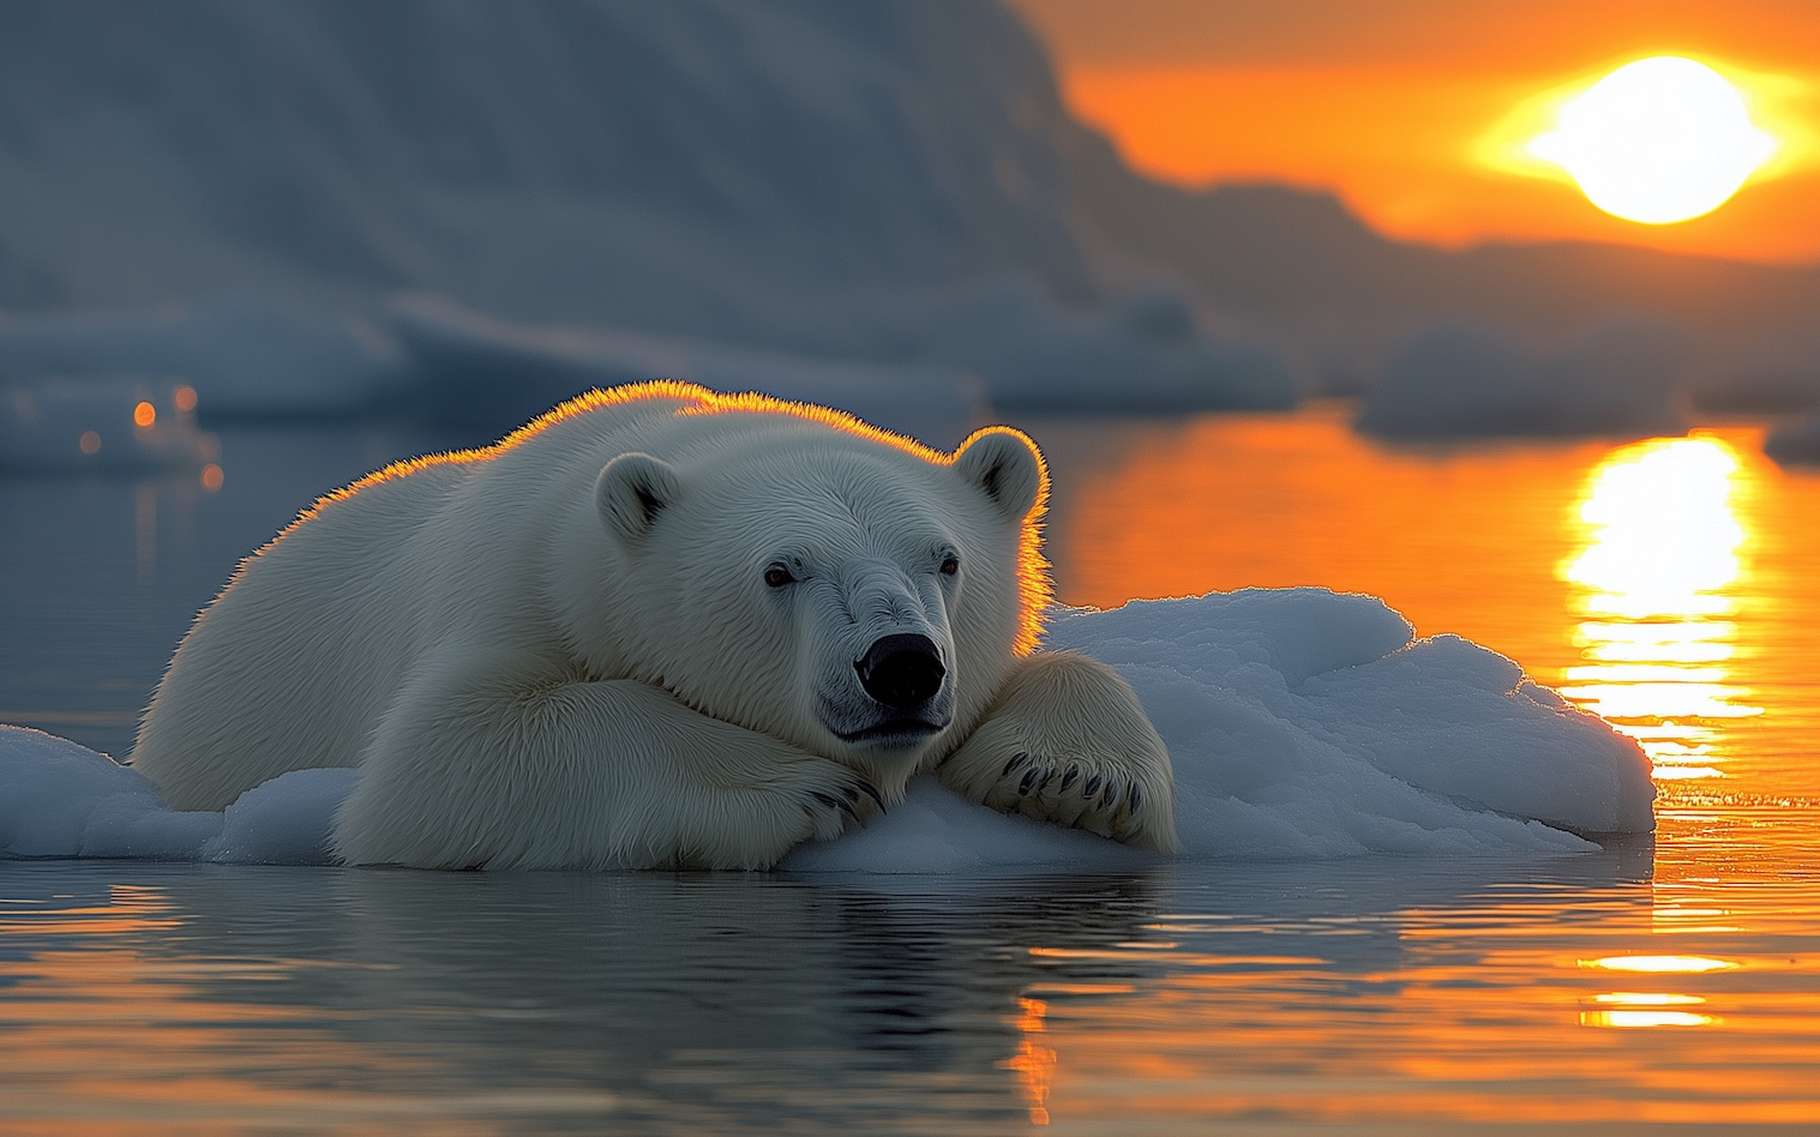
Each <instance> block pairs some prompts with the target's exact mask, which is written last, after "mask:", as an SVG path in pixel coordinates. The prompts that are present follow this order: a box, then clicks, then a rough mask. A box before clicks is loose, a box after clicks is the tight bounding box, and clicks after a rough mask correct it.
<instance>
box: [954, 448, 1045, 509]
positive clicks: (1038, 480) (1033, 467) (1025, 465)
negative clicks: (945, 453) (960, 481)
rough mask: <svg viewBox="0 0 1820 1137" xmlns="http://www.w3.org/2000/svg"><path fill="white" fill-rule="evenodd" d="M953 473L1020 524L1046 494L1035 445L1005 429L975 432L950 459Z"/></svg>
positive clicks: (1043, 474) (1041, 467)
mask: <svg viewBox="0 0 1820 1137" xmlns="http://www.w3.org/2000/svg"><path fill="white" fill-rule="evenodd" d="M954 469H955V471H956V472H958V473H959V474H960V476H961V477H963V478H965V479H967V481H968V482H970V483H972V484H973V485H974V486H976V487H977V488H978V489H979V491H980V492H981V493H983V494H985V495H986V496H987V497H988V498H989V499H991V501H992V503H993V504H994V505H996V506H998V507H999V509H1000V510H1001V511H1002V512H1003V513H1004V514H1005V515H1006V516H1008V517H1013V518H1017V519H1019V520H1022V519H1023V518H1024V517H1026V516H1028V515H1029V513H1030V511H1031V510H1032V509H1035V508H1036V504H1037V502H1039V501H1041V500H1042V498H1043V495H1044V494H1046V493H1047V492H1048V490H1049V470H1048V467H1047V466H1045V465H1044V463H1043V456H1042V454H1041V453H1040V452H1039V451H1038V450H1037V448H1036V443H1034V442H1032V441H1030V439H1029V437H1028V436H1026V435H1025V434H1024V433H1023V432H1022V431H1017V430H1012V429H1011V428H1010V427H1008V426H989V427H987V428H985V429H984V430H976V431H974V432H973V434H972V435H970V436H969V437H968V439H967V441H965V442H963V443H961V448H960V449H959V450H958V451H956V452H955V455H954Z"/></svg>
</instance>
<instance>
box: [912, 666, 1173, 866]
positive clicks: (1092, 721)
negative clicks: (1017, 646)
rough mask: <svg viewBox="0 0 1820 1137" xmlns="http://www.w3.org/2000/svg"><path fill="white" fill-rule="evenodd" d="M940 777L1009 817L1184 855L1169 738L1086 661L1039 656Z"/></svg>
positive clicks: (1118, 684)
mask: <svg viewBox="0 0 1820 1137" xmlns="http://www.w3.org/2000/svg"><path fill="white" fill-rule="evenodd" d="M936 774H937V776H938V777H940V778H941V780H942V782H943V783H944V784H945V785H947V786H948V788H950V789H952V790H954V791H955V792H956V793H959V794H961V795H962V796H963V797H966V798H969V799H970V800H973V801H977V802H980V803H981V804H984V805H987V806H991V807H992V808H994V809H997V810H1001V811H1003V812H1007V813H1021V814H1023V815H1025V816H1027V817H1032V818H1035V819H1037V820H1039V821H1047V822H1052V823H1054V824H1057V825H1062V826H1067V827H1070V828H1076V829H1085V830H1087V831H1089V832H1091V833H1097V834H1099V835H1100V836H1102V837H1109V838H1111V839H1113V840H1115V841H1122V842H1124V843H1126V844H1129V845H1137V846H1140V847H1143V848H1148V849H1155V850H1158V851H1159V852H1173V851H1175V849H1176V847H1177V846H1176V836H1175V780H1174V776H1173V773H1172V771H1171V768H1170V763H1169V752H1168V750H1167V748H1165V747H1164V745H1163V740H1162V739H1161V738H1160V737H1158V735H1157V733H1156V728H1154V727H1153V726H1151V725H1150V720H1149V719H1148V718H1147V717H1146V716H1145V715H1144V711H1143V708H1142V707H1141V706H1140V705H1139V704H1138V701H1137V696H1136V695H1135V694H1134V693H1133V692H1132V690H1131V688H1130V686H1129V685H1128V684H1126V683H1125V681H1124V680H1123V679H1122V678H1120V677H1119V675H1118V674H1117V673H1116V672H1114V671H1113V670H1112V669H1111V668H1109V667H1106V666H1105V665H1103V664H1100V663H1097V662H1095V661H1093V660H1089V659H1086V658H1084V657H1081V656H1076V655H1065V654H1049V655H1039V656H1033V657H1032V658H1031V659H1030V661H1028V662H1027V663H1026V664H1025V665H1024V666H1023V668H1022V669H1021V671H1020V673H1019V674H1018V675H1017V676H1016V677H1014V678H1013V680H1012V681H1011V683H1010V684H1009V685H1007V687H1006V691H1005V694H1004V695H1003V696H1002V697H1001V698H1000V700H999V703H998V705H997V706H996V707H995V709H994V710H993V711H991V712H990V713H989V714H988V716H987V718H986V720H985V721H984V722H982V723H981V724H980V726H979V728H978V729H977V730H975V731H974V733H973V734H972V736H971V737H969V738H968V739H967V741H966V742H965V743H963V744H962V745H961V747H960V749H958V750H956V751H955V752H954V753H953V754H952V755H951V756H949V758H948V759H947V760H946V761H945V762H943V763H942V765H941V766H940V767H939V768H938V769H937V770H936Z"/></svg>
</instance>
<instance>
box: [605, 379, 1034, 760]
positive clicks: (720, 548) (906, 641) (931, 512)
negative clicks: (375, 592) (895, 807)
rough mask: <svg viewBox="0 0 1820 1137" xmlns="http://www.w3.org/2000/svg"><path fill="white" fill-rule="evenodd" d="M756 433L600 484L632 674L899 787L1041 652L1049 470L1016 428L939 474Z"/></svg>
mask: <svg viewBox="0 0 1820 1137" xmlns="http://www.w3.org/2000/svg"><path fill="white" fill-rule="evenodd" d="M744 417H745V418H746V419H747V421H744V422H741V423H738V424H736V425H735V426H733V427H720V428H718V429H713V428H710V433H709V437H707V438H706V439H699V438H696V439H691V443H690V444H689V445H686V446H681V447H669V448H667V452H669V453H670V454H671V458H670V460H665V459H662V458H658V457H654V456H652V455H651V454H649V453H642V452H634V453H626V454H621V455H619V456H618V457H616V458H613V459H612V460H611V461H610V462H608V463H607V464H606V466H605V468H604V469H603V470H601V472H600V474H599V478H598V480H597V482H596V483H595V487H594V492H595V508H596V511H597V514H598V519H599V523H600V525H601V526H602V528H603V530H604V533H605V536H606V539H607V542H608V544H609V546H611V547H612V549H613V550H615V552H616V554H617V555H616V556H615V558H614V560H615V561H616V562H617V564H616V565H615V566H614V568H615V571H616V572H618V573H620V574H622V576H621V577H620V579H618V580H615V581H614V582H613V592H614V593H615V594H617V595H618V596H620V597H622V598H624V599H625V601H626V602H627V604H626V605H620V604H616V605H615V606H616V607H621V608H622V611H621V612H620V618H618V619H616V620H615V621H614V623H615V624H616V625H617V626H616V627H615V628H614V629H613V630H612V632H611V633H609V634H611V635H613V636H615V637H617V638H619V639H620V640H621V641H622V642H621V644H620V645H619V650H618V651H617V652H615V654H616V655H618V656H619V658H620V659H621V660H622V664H623V667H624V668H625V669H626V670H629V671H631V672H632V673H634V674H636V675H638V676H639V677H640V678H644V679H646V680H647V681H650V682H655V683H660V684H662V685H663V686H664V687H666V688H668V689H669V690H671V691H672V692H674V693H675V694H676V695H678V696H679V697H680V698H682V699H683V700H685V701H686V702H688V703H689V704H690V705H692V706H694V707H695V708H696V709H698V710H700V711H702V712H704V713H706V714H709V715H712V716H714V717H715V718H719V719H723V720H726V721H730V722H734V723H738V724H740V725H742V726H746V727H749V728H751V729H753V730H757V731H761V732H763V733H766V734H770V735H772V736H774V737H778V738H782V739H785V740H786V741H790V742H794V743H796V744H797V745H799V746H802V747H804V748H805V749H808V750H811V751H813V752H815V753H819V754H824V755H827V756H829V757H833V758H836V759H839V760H843V761H846V762H848V763H850V764H852V765H855V766H857V767H860V768H864V769H869V770H871V771H872V772H874V773H875V774H878V775H881V776H884V777H885V778H886V780H888V781H889V780H893V779H892V778H891V775H894V774H895V775H902V774H904V773H907V772H908V771H909V770H910V769H911V768H913V767H914V765H915V764H916V762H917V760H918V759H919V758H920V757H922V756H924V755H926V754H928V753H930V751H931V750H932V748H935V747H937V746H939V745H940V744H941V742H942V741H943V740H944V739H945V738H949V737H956V736H958V735H957V732H958V731H959V730H962V729H966V727H967V725H968V724H970V723H972V722H973V721H976V720H977V718H978V717H979V715H980V714H981V713H982V712H983V710H984V709H985V706H986V704H987V703H988V702H989V701H990V699H991V698H992V696H993V694H994V693H995V692H996V690H997V688H998V687H999V686H1000V684H1001V682H1002V681H1003V679H1004V677H1005V676H1006V674H1007V673H1008V671H1009V669H1010V667H1011V665H1012V662H1013V660H1014V659H1015V658H1016V657H1017V656H1018V655H1021V654H1023V653H1025V652H1028V651H1029V650H1031V649H1032V648H1033V647H1034V646H1035V641H1036V637H1037V635H1038V632H1039V630H1040V629H1039V624H1038V621H1039V619H1040V616H1041V613H1042V609H1043V608H1044V607H1045V605H1046V604H1047V602H1048V598H1049V583H1048V577H1047V570H1046V566H1045V564H1044V563H1043V560H1042V557H1041V554H1040V551H1039V547H1038V545H1039V540H1040V538H1039V531H1038V522H1039V519H1040V516H1041V513H1042V510H1043V506H1044V501H1045V498H1046V496H1047V492H1048V475H1047V472H1046V469H1045V467H1044V464H1043V459H1042V457H1041V455H1040V454H1039V453H1038V451H1037V449H1036V447H1035V446H1034V445H1033V444H1032V443H1031V441H1030V440H1029V439H1028V438H1027V437H1025V436H1024V435H1023V434H1021V433H1019V432H1017V431H1015V430H1011V429H1009V428H1004V427H994V428H988V429H986V430H981V431H979V432H976V433H975V434H973V435H972V436H971V437H969V438H968V439H967V440H966V442H965V443H963V444H962V445H961V446H960V447H959V448H958V449H957V450H956V451H955V452H954V453H953V454H939V453H936V452H933V451H929V450H926V449H924V448H922V447H919V446H917V445H916V444H914V443H910V442H907V441H906V440H903V439H900V438H897V437H895V436H892V435H887V434H885V433H883V432H881V431H876V430H872V429H871V428H867V427H864V426H863V424H859V423H856V422H850V421H848V420H845V419H834V420H832V421H829V420H827V419H802V418H793V417H791V416H788V415H747V416H744ZM604 646H605V645H603V647H604Z"/></svg>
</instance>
